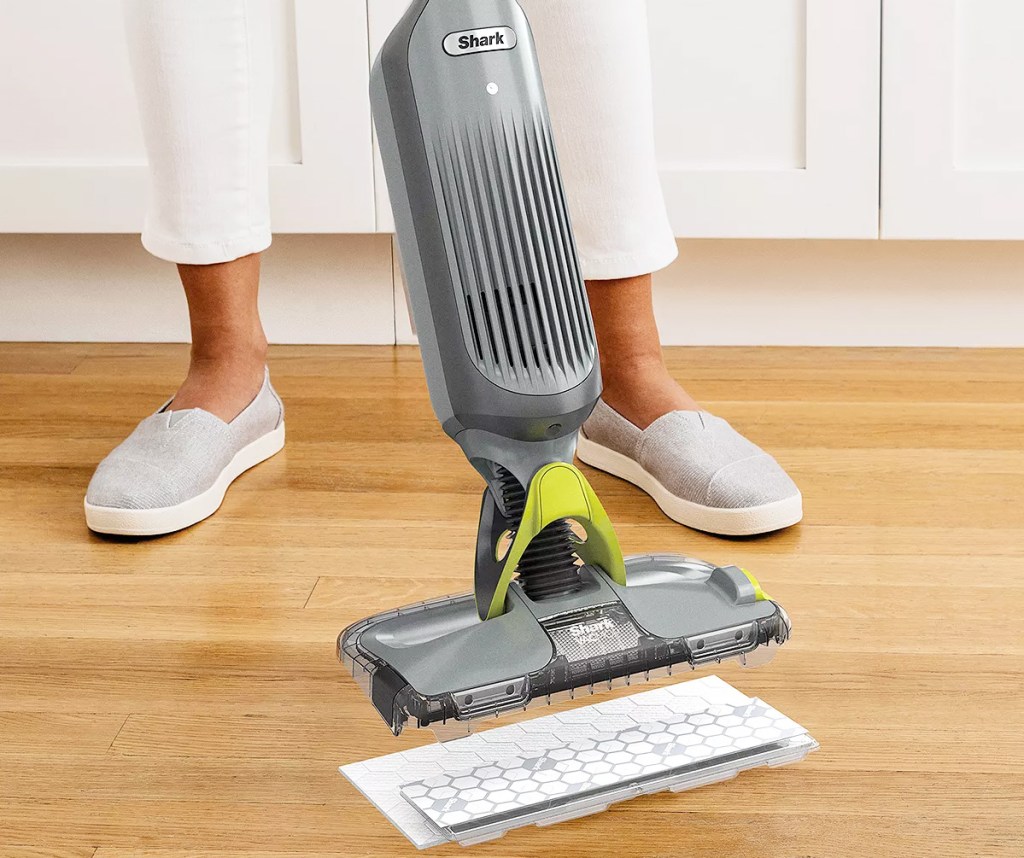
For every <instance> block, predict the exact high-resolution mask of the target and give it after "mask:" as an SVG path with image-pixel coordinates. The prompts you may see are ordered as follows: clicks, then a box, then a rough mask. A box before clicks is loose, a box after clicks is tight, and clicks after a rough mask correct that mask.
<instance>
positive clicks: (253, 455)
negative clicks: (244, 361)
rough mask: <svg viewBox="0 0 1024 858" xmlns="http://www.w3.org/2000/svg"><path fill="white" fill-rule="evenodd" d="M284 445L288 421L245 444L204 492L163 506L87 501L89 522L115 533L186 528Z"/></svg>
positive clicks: (96, 528)
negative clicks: (122, 505) (137, 506)
mask: <svg viewBox="0 0 1024 858" xmlns="http://www.w3.org/2000/svg"><path fill="white" fill-rule="evenodd" d="M283 447H284V422H283V421H282V423H281V425H280V426H278V427H277V428H276V429H275V430H274V431H273V432H268V433H267V434H266V435H264V436H263V437H262V438H257V439H256V440H255V441H253V442H252V443H251V444H249V445H248V446H246V447H243V448H242V449H241V450H239V451H238V452H237V453H235V455H234V458H232V460H231V461H230V462H228V464H227V465H226V466H225V468H224V470H223V471H221V472H220V474H219V476H218V477H217V480H216V482H214V484H213V485H212V486H210V488H208V489H207V490H206V491H204V492H203V493H202V494H198V495H196V496H195V497H194V498H189V499H188V500H187V501H182V502H181V503H179V504H176V505H175V506H167V507H162V508H160V509H119V508H117V507H109V506H93V505H92V504H91V503H89V502H88V501H86V502H85V522H86V524H88V525H89V529H90V530H92V531H95V532H96V533H105V534H109V535H111V536H163V535H164V534H167V533H174V532H176V531H178V530H184V529H185V528H186V527H191V526H192V525H193V524H198V523H199V522H200V521H203V519H206V518H209V517H210V516H211V515H213V514H214V513H215V512H216V511H217V510H218V509H220V505H221V504H222V503H223V502H224V495H225V494H227V490H228V488H229V487H230V486H231V484H232V483H233V482H234V481H235V480H236V479H238V477H240V476H241V475H242V474H244V473H245V472H246V471H248V470H249V469H250V468H254V467H256V465H258V464H260V463H261V462H265V461H266V460H267V459H269V458H270V457H271V456H274V455H276V454H277V453H279V452H280V451H281V449H282V448H283Z"/></svg>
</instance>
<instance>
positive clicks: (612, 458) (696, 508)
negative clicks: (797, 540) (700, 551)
mask: <svg viewBox="0 0 1024 858" xmlns="http://www.w3.org/2000/svg"><path fill="white" fill-rule="evenodd" d="M576 455H578V456H579V458H580V461H582V462H584V463H586V464H588V465H590V466H591V467H594V468H598V469H600V470H602V471H607V472H608V473H609V474H611V475H612V476H614V477H618V478H619V479H621V480H625V481H626V482H629V483H632V484H633V485H634V486H636V487H637V488H639V489H642V490H643V491H645V492H647V494H649V495H650V496H651V497H652V498H653V499H654V502H655V503H656V504H657V505H658V506H659V507H661V511H662V512H663V513H665V515H667V516H668V517H669V518H671V519H672V520H673V521H677V522H679V524H683V525H686V527H690V528H693V529H694V530H700V531H703V532H705V533H712V534H714V535H716V536H759V535H761V534H765V533H771V532H773V531H776V530H782V529H784V528H787V527H792V526H793V525H794V524H796V523H797V522H799V521H800V520H801V519H802V518H803V515H804V511H803V496H802V495H799V494H797V495H795V496H793V497H791V498H786V499H785V500H780V501H773V502H772V503H768V504H763V505H761V506H749V507H741V508H738V509H719V508H717V507H711V506H703V505H702V504H699V503H694V502H693V501H688V500H685V499H683V498H681V497H678V496H677V495H674V494H672V492H670V491H669V490H668V489H666V488H665V487H664V486H663V485H662V484H661V483H660V482H659V481H658V480H657V479H656V478H655V477H653V476H652V475H651V474H649V473H648V472H647V471H646V470H644V469H643V468H642V467H641V466H640V465H639V464H638V463H637V462H635V461H633V460H632V459H630V458H629V457H628V456H624V455H622V454H621V453H617V452H615V450H609V449H608V448H607V447H604V446H602V445H601V444H597V443H595V442H594V441H591V440H590V439H589V438H585V437H584V436H583V433H580V436H579V445H578V446H577V449H576Z"/></svg>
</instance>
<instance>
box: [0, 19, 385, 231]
mask: <svg viewBox="0 0 1024 858" xmlns="http://www.w3.org/2000/svg"><path fill="white" fill-rule="evenodd" d="M183 2H185V0H183ZM188 2H192V0H188ZM196 2H198V0H196ZM271 7H272V10H273V12H272V14H273V16H274V22H273V23H274V28H275V39H276V43H275V48H276V51H275V58H274V66H275V67H274V87H275V92H274V101H275V109H274V120H273V129H272V134H271V141H270V145H271V159H272V167H271V193H272V205H273V212H274V227H275V230H276V231H279V232H369V231H372V230H373V228H374V211H373V178H372V166H371V165H372V154H371V150H370V145H369V138H370V133H369V131H370V115H369V105H368V101H367V98H366V90H367V85H368V73H367V66H366V53H367V36H366V2H365V0H271ZM0 20H2V21H3V25H2V26H0V66H2V69H3V74H0V117H3V119H2V120H0V231H4V232H138V231H139V230H140V228H141V224H142V213H143V210H144V206H145V198H146V194H147V177H146V168H145V160H146V155H145V150H144V148H143V145H142V139H141V133H140V131H139V127H138V119H137V114H136V109H135V99H134V96H133V93H132V81H131V77H130V73H129V68H128V59H127V52H126V50H125V40H124V33H123V28H122V23H121V0H92V2H89V3H81V2H78V0H34V2H32V3H26V2H23V0H0Z"/></svg>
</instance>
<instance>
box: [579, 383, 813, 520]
mask: <svg viewBox="0 0 1024 858" xmlns="http://www.w3.org/2000/svg"><path fill="white" fill-rule="evenodd" d="M577 455H578V456H579V457H580V459H581V460H582V461H583V462H585V463H586V464H588V465H591V466H593V467H595V468H600V469H601V470H602V471H607V472H608V473H609V474H612V475H614V476H616V477H619V478H620V479H623V480H628V481H629V482H631V483H633V484H634V485H635V486H638V487H639V488H641V489H643V490H644V491H645V492H647V494H649V495H650V496H651V497H652V498H654V500H655V502H656V503H657V504H658V506H659V507H661V509H662V511H663V512H664V513H665V515H667V516H668V517H669V518H671V519H674V520H675V521H678V522H679V523H680V524H685V525H686V526H687V527H692V528H694V529H695V530H702V531H705V532H707V533H714V534H717V535H719V536H754V535H757V534H761V533H770V532H771V531H774V530H781V529H782V528H784V527H789V526H791V525H794V524H796V523H797V522H798V521H800V519H801V518H803V498H802V496H801V494H800V490H799V489H798V488H797V487H796V484H795V483H794V482H793V480H792V479H790V477H789V475H788V474H787V473H786V472H785V471H784V470H783V469H782V466H781V465H779V463H778V462H776V461H775V459H773V458H772V457H771V456H769V455H768V454H767V453H766V452H764V450H762V449H761V448H760V447H758V446H757V445H756V444H754V443H752V442H750V441H748V440H747V439H746V438H744V437H743V436H742V435H740V433H739V432H737V431H736V430H735V429H733V428H732V426H730V425H729V424H728V423H727V422H726V421H725V420H723V419H722V418H720V417H715V416H714V415H712V414H708V413H707V412H706V411H673V412H671V413H669V414H666V415H665V416H663V417H660V418H658V419H657V420H655V421H654V422H653V423H652V424H651V425H650V426H648V427H647V428H646V429H640V428H638V427H637V426H634V425H633V424H632V423H630V422H629V421H628V420H627V419H626V418H625V417H623V416H622V415H621V414H619V413H618V412H617V411H615V410H614V409H613V408H611V407H610V406H608V405H607V404H605V402H604V401H603V400H600V401H599V402H598V403H597V407H596V408H595V409H594V413H593V414H592V415H591V416H590V418H589V419H588V420H587V422H586V423H584V424H583V429H582V430H581V431H580V438H579V447H578V449H577Z"/></svg>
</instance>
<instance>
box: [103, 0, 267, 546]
mask: <svg viewBox="0 0 1024 858" xmlns="http://www.w3.org/2000/svg"><path fill="white" fill-rule="evenodd" d="M124 11H125V25H126V32H127V36H128V44H129V48H130V55H131V58H132V69H133V72H134V77H135V85H136V91H137V95H138V102H139V109H140V114H141V117H142V126H143V132H144V136H145V140H146V149H147V151H148V153H149V162H150V173H151V176H152V179H153V195H152V201H151V204H150V208H149V212H148V214H147V218H146V225H145V229H144V230H143V235H142V241H143V244H144V245H145V247H146V248H147V249H148V250H149V251H150V252H151V253H153V254H154V255H155V256H158V257H160V258H161V259H166V260H168V261H170V262H175V263H177V265H178V271H179V275H180V277H181V282H182V285H183V286H184V289H185V297H186V300H187V302H188V310H189V319H190V322H191V328H192V359H191V363H190V366H189V371H188V375H187V377H186V379H185V382H184V383H183V384H182V386H181V388H180V389H179V390H178V392H177V394H176V395H175V397H174V399H173V401H172V402H171V403H170V404H169V405H167V406H166V407H164V408H161V409H159V410H157V411H156V413H153V414H151V415H150V416H148V417H146V418H145V419H144V420H142V422H141V423H139V424H138V426H136V427H135V430H134V431H133V432H132V433H131V435H129V436H128V437H127V438H126V439H125V440H124V441H123V442H122V443H121V444H119V445H118V446H117V447H116V448H115V449H114V450H113V451H112V452H111V453H110V454H109V455H108V456H107V457H106V458H105V459H104V460H103V461H102V462H100V464H99V466H98V467H97V468H96V472H95V473H94V474H93V477H92V480H90V482H89V487H88V488H87V490H86V496H85V518H86V523H87V524H88V526H89V527H90V528H91V529H92V530H94V531H96V532H99V533H108V534H119V535H133V536H155V535H159V534H164V533H171V532H173V531H176V530H181V529H183V528H185V527H189V526H191V525H193V524H195V523H197V522H199V521H202V520H203V519H204V518H207V517H208V516H210V515H212V514H213V513H214V512H216V511H217V509H218V508H219V507H220V504H221V502H222V501H223V499H224V495H225V492H226V491H227V489H228V487H229V486H230V485H231V483H232V482H233V481H234V480H235V478H237V477H238V476H239V475H240V474H242V473H243V472H244V471H246V470H248V469H249V468H251V467H254V466H255V465H257V464H259V463H260V462H262V461H264V460H266V459H268V458H270V457H271V456H273V455H274V454H276V453H277V452H278V451H279V450H281V448H282V447H283V446H284V437H285V427H284V407H283V406H282V404H281V400H280V398H279V397H278V396H277V393H276V392H275V391H274V389H273V387H272V386H271V383H270V376H269V373H268V371H267V369H266V352H267V340H266V337H265V336H264V333H263V326H262V325H261V324H260V317H259V307H258V301H257V298H258V291H259V274H260V256H259V254H260V252H261V251H262V250H264V249H265V248H266V247H267V246H268V245H269V244H270V206H269V201H268V193H267V184H268V178H267V147H268V143H267V138H268V132H269V116H270V92H271V88H270V77H269V75H270V34H269V26H270V10H269V6H268V0H203V2H182V0H125V4H124Z"/></svg>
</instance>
